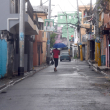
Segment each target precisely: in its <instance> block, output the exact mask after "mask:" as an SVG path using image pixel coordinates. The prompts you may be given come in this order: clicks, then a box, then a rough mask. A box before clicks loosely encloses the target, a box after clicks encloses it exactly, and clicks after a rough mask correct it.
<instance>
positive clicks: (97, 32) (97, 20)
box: [95, 0, 101, 66]
mask: <svg viewBox="0 0 110 110" xmlns="http://www.w3.org/2000/svg"><path fill="white" fill-rule="evenodd" d="M98 2H99V0H96V28H95V29H96V40H95V42H96V43H97V48H96V49H95V51H96V52H95V53H97V59H96V60H97V61H98V66H101V53H100V50H101V48H100V40H99V39H100V38H99V8H98V7H99V5H100V3H98Z"/></svg>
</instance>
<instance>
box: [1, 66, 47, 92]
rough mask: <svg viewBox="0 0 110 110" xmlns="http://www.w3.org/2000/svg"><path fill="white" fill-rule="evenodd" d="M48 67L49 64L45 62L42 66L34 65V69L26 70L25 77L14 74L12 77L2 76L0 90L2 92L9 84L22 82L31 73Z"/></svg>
mask: <svg viewBox="0 0 110 110" xmlns="http://www.w3.org/2000/svg"><path fill="white" fill-rule="evenodd" d="M46 67H48V65H46V64H43V65H41V66H38V67H34V69H33V71H30V72H26V73H24V76H23V77H20V76H13V77H12V78H2V79H0V92H2V91H3V90H5V89H6V88H8V87H9V86H12V85H14V84H16V83H18V82H20V81H21V80H23V79H25V78H27V77H29V76H31V75H34V74H35V73H36V72H38V71H40V70H42V69H44V68H46Z"/></svg>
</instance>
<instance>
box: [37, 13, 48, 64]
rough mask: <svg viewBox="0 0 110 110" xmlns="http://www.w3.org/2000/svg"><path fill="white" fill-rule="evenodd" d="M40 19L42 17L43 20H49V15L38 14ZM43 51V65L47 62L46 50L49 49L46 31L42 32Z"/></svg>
mask: <svg viewBox="0 0 110 110" xmlns="http://www.w3.org/2000/svg"><path fill="white" fill-rule="evenodd" d="M37 16H38V17H41V18H42V19H43V20H45V19H47V14H46V13H37ZM42 33H43V34H42V36H41V37H42V49H43V53H42V63H45V62H46V53H47V52H46V48H47V33H46V32H44V30H42Z"/></svg>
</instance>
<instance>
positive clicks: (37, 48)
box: [33, 31, 43, 66]
mask: <svg viewBox="0 0 110 110" xmlns="http://www.w3.org/2000/svg"><path fill="white" fill-rule="evenodd" d="M42 50H43V49H42V31H39V35H36V36H35V42H34V43H33V66H38V65H39V60H40V65H41V64H42V62H43V53H42V52H43V51H42ZM39 54H40V58H39Z"/></svg>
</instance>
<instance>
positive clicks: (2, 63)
mask: <svg viewBox="0 0 110 110" xmlns="http://www.w3.org/2000/svg"><path fill="white" fill-rule="evenodd" d="M6 65H7V42H6V41H5V40H4V39H3V40H1V39H0V78H2V77H4V76H5V74H6Z"/></svg>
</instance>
